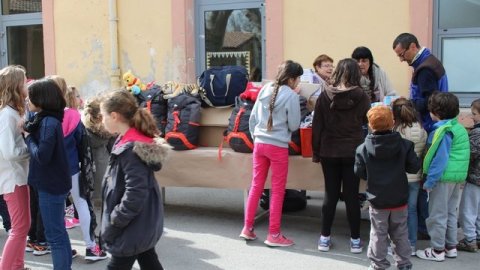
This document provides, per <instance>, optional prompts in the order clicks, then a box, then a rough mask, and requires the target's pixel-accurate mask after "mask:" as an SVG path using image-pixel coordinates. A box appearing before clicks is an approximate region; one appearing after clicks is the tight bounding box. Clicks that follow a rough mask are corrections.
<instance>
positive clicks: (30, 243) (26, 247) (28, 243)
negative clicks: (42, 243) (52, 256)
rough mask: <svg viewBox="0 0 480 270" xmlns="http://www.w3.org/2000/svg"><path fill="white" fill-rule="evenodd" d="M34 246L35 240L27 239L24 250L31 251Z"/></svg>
mask: <svg viewBox="0 0 480 270" xmlns="http://www.w3.org/2000/svg"><path fill="white" fill-rule="evenodd" d="M34 246H35V241H31V240H27V245H26V246H25V251H26V252H33V250H34Z"/></svg>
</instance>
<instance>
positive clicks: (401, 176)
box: [354, 131, 420, 209]
mask: <svg viewBox="0 0 480 270" xmlns="http://www.w3.org/2000/svg"><path fill="white" fill-rule="evenodd" d="M419 169H420V159H419V158H418V157H417V154H416V153H415V149H414V144H413V143H412V142H411V141H408V140H405V139H402V137H401V136H400V134H399V133H398V132H390V131H387V132H384V133H373V134H368V135H367V137H366V138H365V142H364V143H363V144H361V145H360V146H359V147H358V148H357V151H356V156H355V167H354V170H355V174H356V175H357V176H359V177H360V178H362V179H366V180H367V199H368V200H369V201H370V203H371V204H372V206H373V207H375V208H379V209H391V208H397V207H401V206H404V205H406V204H407V202H408V180H407V175H406V174H405V173H406V172H408V173H416V172H418V170H419Z"/></svg>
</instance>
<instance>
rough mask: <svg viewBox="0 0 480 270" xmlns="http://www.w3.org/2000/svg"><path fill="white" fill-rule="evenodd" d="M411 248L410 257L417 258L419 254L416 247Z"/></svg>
mask: <svg viewBox="0 0 480 270" xmlns="http://www.w3.org/2000/svg"><path fill="white" fill-rule="evenodd" d="M410 248H411V249H412V253H410V256H415V255H416V254H417V253H416V250H417V249H416V248H415V246H410Z"/></svg>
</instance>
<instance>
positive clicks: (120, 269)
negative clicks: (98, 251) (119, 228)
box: [107, 248, 163, 270]
mask: <svg viewBox="0 0 480 270" xmlns="http://www.w3.org/2000/svg"><path fill="white" fill-rule="evenodd" d="M136 260H138V264H139V265H140V269H141V270H163V267H162V265H161V264H160V261H159V260H158V256H157V253H156V252H155V248H152V249H149V250H147V251H145V252H143V253H140V254H138V255H134V256H130V257H117V256H113V255H112V260H111V261H110V262H109V263H108V266H107V270H130V269H132V266H133V264H134V263H135V261H136Z"/></svg>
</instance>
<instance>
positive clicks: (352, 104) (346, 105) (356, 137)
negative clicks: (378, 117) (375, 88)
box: [312, 86, 370, 162]
mask: <svg viewBox="0 0 480 270" xmlns="http://www.w3.org/2000/svg"><path fill="white" fill-rule="evenodd" d="M369 109H370V98H369V97H368V96H367V94H365V91H363V89H362V88H361V87H359V86H357V87H352V88H348V89H345V90H340V89H338V88H337V87H333V86H328V87H327V88H325V91H323V92H322V93H321V94H320V97H319V98H318V100H317V104H316V105H315V111H314V112H315V113H314V116H313V122H312V150H313V161H314V162H318V161H320V157H327V158H337V157H349V158H353V157H354V156H355V149H356V148H357V146H358V145H360V144H361V143H362V142H363V136H364V135H363V130H362V126H363V125H364V124H366V123H367V112H368V110H369Z"/></svg>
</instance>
